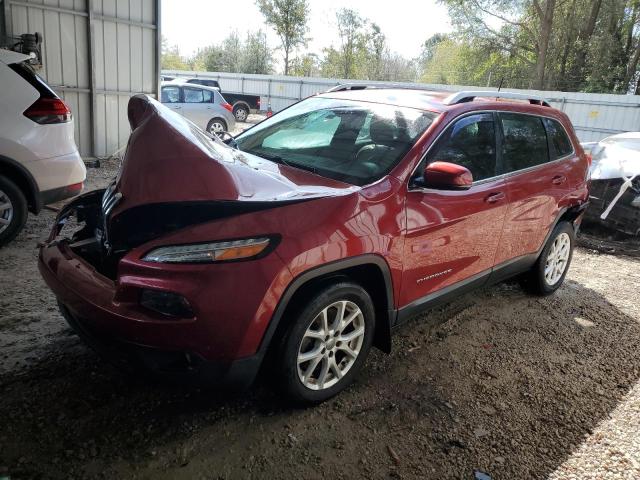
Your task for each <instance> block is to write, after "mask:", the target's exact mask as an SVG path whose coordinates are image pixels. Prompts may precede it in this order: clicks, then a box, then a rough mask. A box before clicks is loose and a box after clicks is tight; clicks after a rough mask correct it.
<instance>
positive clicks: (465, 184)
mask: <svg viewBox="0 0 640 480" xmlns="http://www.w3.org/2000/svg"><path fill="white" fill-rule="evenodd" d="M472 184H473V175H471V172H470V171H469V170H468V169H467V168H465V167H463V166H462V165H457V164H455V163H449V162H433V163H430V164H429V165H427V166H426V168H425V169H424V172H423V174H422V186H423V187H426V188H434V189H439V190H468V189H469V188H471V185H472Z"/></svg>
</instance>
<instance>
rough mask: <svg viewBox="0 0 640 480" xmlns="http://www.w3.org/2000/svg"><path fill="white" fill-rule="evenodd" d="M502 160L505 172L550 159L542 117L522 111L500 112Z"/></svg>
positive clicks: (539, 163) (540, 163)
mask: <svg viewBox="0 0 640 480" xmlns="http://www.w3.org/2000/svg"><path fill="white" fill-rule="evenodd" d="M499 117H500V122H501V123H502V133H503V140H502V162H503V164H504V169H505V173H508V172H515V171H517V170H522V169H525V168H529V167H535V166H536V165H542V164H543V163H546V162H548V161H549V145H548V143H547V133H546V131H545V129H544V125H543V124H542V118H541V117H536V116H533V115H524V114H520V113H500V114H499Z"/></svg>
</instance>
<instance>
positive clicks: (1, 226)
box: [0, 176, 28, 247]
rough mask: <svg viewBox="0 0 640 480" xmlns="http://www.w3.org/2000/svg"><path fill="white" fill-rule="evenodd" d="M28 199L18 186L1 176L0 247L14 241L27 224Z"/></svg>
mask: <svg viewBox="0 0 640 480" xmlns="http://www.w3.org/2000/svg"><path fill="white" fill-rule="evenodd" d="M27 209H28V206H27V199H26V198H25V196H24V193H22V190H20V188H18V186H17V185H16V184H15V183H13V182H12V181H11V180H9V179H8V178H6V177H2V176H0V247H2V246H4V245H6V244H7V243H9V242H10V241H11V240H13V239H14V238H15V237H16V235H18V233H20V231H21V230H22V228H23V227H24V224H25V223H26V222H27Z"/></svg>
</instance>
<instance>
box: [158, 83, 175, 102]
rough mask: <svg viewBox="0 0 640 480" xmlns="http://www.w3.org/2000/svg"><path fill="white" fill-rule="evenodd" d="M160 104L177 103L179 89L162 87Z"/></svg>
mask: <svg viewBox="0 0 640 480" xmlns="http://www.w3.org/2000/svg"><path fill="white" fill-rule="evenodd" d="M160 99H161V101H162V103H179V102H180V88H179V87H162V93H161V97H160Z"/></svg>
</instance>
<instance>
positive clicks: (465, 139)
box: [428, 113, 496, 181]
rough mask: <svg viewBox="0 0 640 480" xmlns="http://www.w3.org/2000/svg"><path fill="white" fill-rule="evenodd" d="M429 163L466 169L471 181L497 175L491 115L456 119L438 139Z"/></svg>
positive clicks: (494, 135) (494, 138)
mask: <svg viewBox="0 0 640 480" xmlns="http://www.w3.org/2000/svg"><path fill="white" fill-rule="evenodd" d="M428 162H429V163H431V162H450V163H455V164H458V165H462V166H463V167H466V168H467V169H469V171H470V172H471V175H473V180H474V181H478V180H483V179H485V178H491V177H493V176H495V174H496V131H495V125H494V121H493V115H492V114H490V113H482V114H478V115H470V116H468V117H464V118H462V119H460V120H458V121H457V122H456V123H454V124H453V126H451V127H449V129H448V130H447V131H446V132H445V134H444V135H443V136H442V137H441V138H440V140H438V144H437V145H436V147H435V149H434V151H433V153H432V154H430V155H429V159H428Z"/></svg>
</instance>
